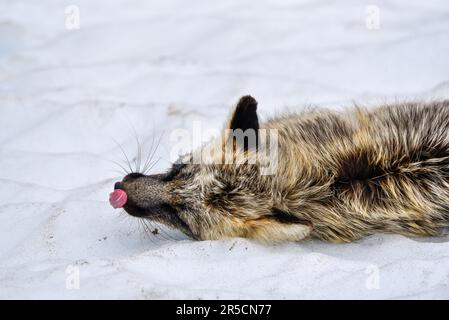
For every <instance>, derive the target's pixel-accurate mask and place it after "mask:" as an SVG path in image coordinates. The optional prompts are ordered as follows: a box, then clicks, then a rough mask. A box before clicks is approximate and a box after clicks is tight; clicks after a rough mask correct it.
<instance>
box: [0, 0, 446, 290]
mask: <svg viewBox="0 0 449 320" xmlns="http://www.w3.org/2000/svg"><path fill="white" fill-rule="evenodd" d="M69 5H75V6H77V8H78V9H79V12H80V28H79V29H75V30H71V29H67V28H66V25H65V22H66V18H67V14H66V8H67V6H69ZM369 5H376V6H377V8H378V9H379V22H380V24H379V29H370V28H367V26H366V19H367V17H368V16H369V14H370V12H371V11H370V7H368V6H369ZM244 94H251V95H253V96H254V97H256V98H257V99H258V101H259V112H260V116H261V118H262V119H264V118H265V119H266V118H267V117H268V116H270V115H273V114H275V113H276V112H281V111H282V110H286V109H289V110H295V109H298V110H299V109H301V108H303V107H304V106H309V105H317V106H323V107H331V108H339V107H340V106H345V105H346V106H347V105H352V104H353V103H354V102H356V103H359V104H368V105H375V104H376V103H381V102H385V101H395V100H403V99H407V100H413V99H440V98H448V97H449V3H448V2H447V1H446V0H436V1H419V0H408V1H405V0H404V1H399V0H388V1H386V0H377V1H361V0H348V1H338V2H337V1H335V2H334V1H330V0H307V1H306V0H301V1H293V0H287V1H275V0H261V1H242V0H231V1H198V0H192V1H184V0H168V1H166V0H164V1H162V0H161V1H135V0H103V1H99V0H96V1H91V0H70V1H66V0H61V1H56V0H54V1H50V0H39V1H31V0H29V1H22V0H0V182H1V183H0V298H3V299H11V298H25V299H34V298H40V299H47V298H56V299H84V298H94V299H102V298H106V299H109V298H111V299H115V298H124V299H181V298H182V299H184V298H188V299H244V298H247V299H261V298H264V299H286V298H290V299H310V298H317V299H324V298H332V299H345V298H355V299H369V298H382V299H384V298H385V299H402V298H404V299H409V298H419V299H428V298H437V299H443V298H446V299H447V298H449V237H447V236H446V237H440V238H422V239H411V238H406V237H402V236H395V235H375V236H371V237H368V238H365V239H363V240H361V241H357V242H355V243H351V244H329V243H323V242H320V241H307V242H303V243H285V244H278V245H273V246H267V245H262V244H260V243H257V242H255V241H252V240H248V239H229V240H223V241H192V240H190V239H188V238H186V237H184V236H183V235H182V234H180V233H179V232H177V231H172V230H170V229H164V228H162V229H161V234H160V235H158V236H148V235H146V234H145V232H144V230H143V228H142V227H141V226H140V225H139V223H138V221H137V220H136V219H134V218H132V217H128V216H126V214H119V211H118V210H113V209H112V208H111V207H110V205H109V203H108V194H109V192H110V191H111V190H112V189H113V183H114V182H115V181H117V180H119V179H120V178H121V173H120V172H118V171H116V170H117V169H118V167H117V166H116V165H115V164H114V163H112V162H111V161H122V160H123V158H124V157H123V155H122V153H121V151H120V148H119V147H118V146H117V143H116V142H115V141H117V142H118V143H119V144H121V145H122V146H123V149H124V150H125V151H126V153H127V154H128V155H129V156H130V158H133V157H135V155H136V151H137V147H136V142H135V140H136V139H135V137H136V136H137V137H138V138H139V139H140V140H141V141H142V142H143V147H144V149H145V150H146V151H145V153H144V154H145V155H146V154H148V152H149V151H148V150H150V147H151V144H152V141H154V140H157V139H158V137H160V136H161V137H162V138H161V139H162V140H161V143H160V145H159V147H158V148H157V150H156V152H155V155H154V159H159V158H160V161H159V162H157V163H156V164H155V165H154V167H153V168H152V170H151V172H153V173H156V172H159V171H163V170H166V169H167V168H168V167H169V166H170V146H171V145H170V143H171V142H170V139H169V134H170V132H171V131H172V130H173V129H176V128H189V127H190V126H191V125H192V123H194V122H195V121H201V123H202V124H203V126H204V127H205V128H211V129H214V128H218V127H220V126H222V123H223V122H224V121H225V118H226V116H227V113H228V111H229V108H230V106H231V105H232V104H233V103H235V101H236V100H237V99H238V98H239V96H241V95H244ZM155 137H156V138H155ZM153 149H154V148H153ZM131 160H132V159H131ZM162 231H163V232H162ZM77 275H79V278H78V279H79V283H78V282H77V281H76V279H77ZM77 284H79V288H78V287H77Z"/></svg>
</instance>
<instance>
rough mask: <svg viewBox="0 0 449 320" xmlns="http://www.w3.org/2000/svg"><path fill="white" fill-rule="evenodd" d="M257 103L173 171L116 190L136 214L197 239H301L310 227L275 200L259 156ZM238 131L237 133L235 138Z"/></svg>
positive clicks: (246, 103)
mask: <svg viewBox="0 0 449 320" xmlns="http://www.w3.org/2000/svg"><path fill="white" fill-rule="evenodd" d="M260 131H261V130H260V128H259V119H258V115H257V102H256V100H255V99H254V98H252V97H251V96H244V97H242V98H241V99H240V100H239V102H238V103H237V105H236V106H235V107H234V108H233V110H232V111H231V114H230V116H229V119H228V121H227V122H226V126H225V128H224V130H223V133H222V134H221V135H220V136H219V137H216V138H214V139H213V140H212V141H211V142H209V143H208V144H206V145H204V146H203V147H200V148H199V149H198V150H194V151H193V152H191V153H190V154H187V155H184V156H182V157H181V158H180V159H179V160H178V161H177V162H176V163H174V164H173V166H172V168H171V169H169V170H168V172H166V173H163V174H155V175H143V174H141V173H131V174H129V175H127V176H125V177H124V178H123V180H122V181H120V182H117V183H116V184H115V189H116V190H117V189H119V190H123V191H124V192H125V193H126V195H127V201H126V203H125V204H124V206H123V207H124V209H125V210H126V212H127V213H128V214H130V215H132V216H135V217H139V218H144V219H150V220H153V221H156V222H160V223H163V224H165V225H168V226H170V227H174V228H177V229H179V230H181V231H182V232H184V233H185V234H187V235H188V236H190V237H192V238H194V239H198V240H206V239H207V240H215V239H223V238H230V237H247V238H256V239H258V240H262V241H266V242H276V241H283V240H300V239H303V238H304V237H306V236H307V235H308V234H309V232H310V225H309V224H308V223H307V222H306V221H303V220H301V219H299V218H297V217H296V216H294V215H292V214H291V213H289V212H288V210H286V208H285V206H284V205H283V204H282V203H279V201H277V200H275V196H274V194H275V193H276V191H275V190H274V189H273V188H274V186H275V185H276V179H278V176H277V175H276V174H263V172H262V171H263V169H264V167H263V165H265V166H270V165H271V166H272V163H268V164H266V163H264V164H263V163H262V162H263V161H261V157H259V154H260V153H261V150H262V149H263V150H264V155H265V158H264V159H265V160H266V159H269V160H270V159H271V157H272V155H268V158H267V156H266V152H265V150H266V148H265V147H262V145H264V146H265V145H266V143H267V142H268V140H269V139H268V138H267V137H266V136H262V135H261V134H260ZM236 133H239V134H236Z"/></svg>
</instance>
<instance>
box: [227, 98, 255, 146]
mask: <svg viewBox="0 0 449 320" xmlns="http://www.w3.org/2000/svg"><path fill="white" fill-rule="evenodd" d="M226 129H228V130H231V131H232V133H231V134H233V135H234V139H233V140H234V141H237V142H238V143H239V144H241V143H243V144H244V145H243V148H244V149H245V150H247V149H251V148H253V147H257V143H258V138H259V137H258V135H259V133H258V131H259V118H258V116H257V101H256V99H254V98H253V97H251V96H250V95H247V96H243V97H241V98H240V100H239V102H238V103H237V105H236V106H235V108H234V110H233V111H232V112H231V115H230V116H229V119H228V122H227V124H226ZM247 130H248V131H247ZM245 136H246V137H247V139H248V142H247V144H245V143H244V137H245ZM236 137H240V138H241V139H235V138H236ZM250 137H252V139H250Z"/></svg>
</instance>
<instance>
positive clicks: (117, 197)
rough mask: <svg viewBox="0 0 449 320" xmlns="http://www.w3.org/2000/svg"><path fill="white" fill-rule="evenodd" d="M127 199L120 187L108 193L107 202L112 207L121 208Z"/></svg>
mask: <svg viewBox="0 0 449 320" xmlns="http://www.w3.org/2000/svg"><path fill="white" fill-rule="evenodd" d="M127 200H128V196H127V195H126V192H125V191H123V190H121V189H117V190H115V191H114V192H111V194H110V195H109V203H110V204H111V206H112V207H113V208H114V209H117V208H122V207H123V206H124V205H125V203H126V201H127Z"/></svg>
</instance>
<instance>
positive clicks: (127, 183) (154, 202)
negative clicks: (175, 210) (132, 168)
mask: <svg viewBox="0 0 449 320" xmlns="http://www.w3.org/2000/svg"><path fill="white" fill-rule="evenodd" d="M171 201H172V200H171V195H170V190H169V186H168V183H167V182H165V181H163V175H148V176H145V175H143V174H139V173H131V174H129V175H127V176H125V177H124V178H123V180H122V181H118V182H116V183H115V184H114V192H112V193H111V195H110V202H111V205H112V206H113V207H114V208H121V207H123V208H124V209H125V211H126V212H128V213H129V214H130V215H133V216H137V217H147V216H151V215H154V214H161V211H162V209H163V208H164V207H167V206H169V205H170V202H171Z"/></svg>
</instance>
